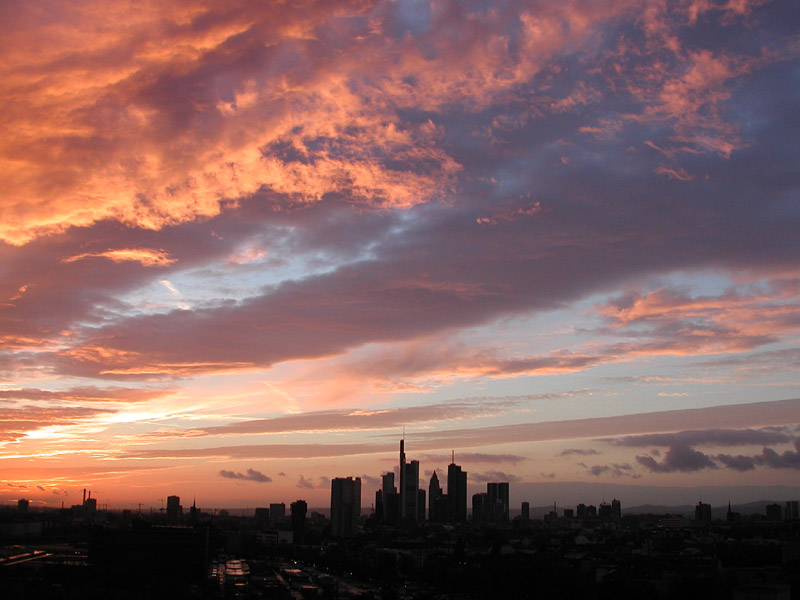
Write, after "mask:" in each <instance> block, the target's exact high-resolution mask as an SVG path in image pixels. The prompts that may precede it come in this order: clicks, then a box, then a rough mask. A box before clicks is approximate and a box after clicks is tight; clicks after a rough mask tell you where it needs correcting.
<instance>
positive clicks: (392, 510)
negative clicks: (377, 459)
mask: <svg viewBox="0 0 800 600" xmlns="http://www.w3.org/2000/svg"><path fill="white" fill-rule="evenodd" d="M382 479H383V487H382V488H381V512H382V515H381V516H382V519H383V521H384V522H385V523H388V524H390V525H393V524H396V523H397V519H398V518H399V517H400V496H399V495H398V493H397V488H396V487H395V485H394V472H393V471H389V472H388V473H386V474H385V475H383V477H382Z"/></svg>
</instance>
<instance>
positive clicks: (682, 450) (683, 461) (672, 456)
mask: <svg viewBox="0 0 800 600" xmlns="http://www.w3.org/2000/svg"><path fill="white" fill-rule="evenodd" d="M636 462H638V463H639V464H640V465H642V466H643V467H644V468H646V469H647V470H648V471H651V472H653V473H674V472H676V471H680V472H683V473H691V472H694V471H701V470H703V469H718V468H719V467H718V466H717V464H716V463H715V462H714V461H713V460H712V459H711V458H710V457H708V456H707V455H705V454H703V453H702V452H699V451H698V450H695V449H694V448H690V447H689V446H685V445H673V446H670V448H669V450H667V452H666V453H665V454H664V460H662V461H661V462H658V461H656V460H655V459H654V458H653V457H651V456H637V457H636Z"/></svg>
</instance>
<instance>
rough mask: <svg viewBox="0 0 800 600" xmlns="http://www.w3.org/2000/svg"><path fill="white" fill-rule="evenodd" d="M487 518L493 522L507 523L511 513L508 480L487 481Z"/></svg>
mask: <svg viewBox="0 0 800 600" xmlns="http://www.w3.org/2000/svg"><path fill="white" fill-rule="evenodd" d="M486 496H487V502H488V504H487V507H486V511H487V515H486V516H487V518H488V520H489V521H490V522H491V523H505V522H507V521H508V515H509V493H508V482H507V481H504V482H500V483H487V484H486Z"/></svg>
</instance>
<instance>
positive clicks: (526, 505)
mask: <svg viewBox="0 0 800 600" xmlns="http://www.w3.org/2000/svg"><path fill="white" fill-rule="evenodd" d="M520 518H521V519H522V522H523V523H527V522H528V521H530V520H531V505H530V502H523V503H522V512H521V513H520Z"/></svg>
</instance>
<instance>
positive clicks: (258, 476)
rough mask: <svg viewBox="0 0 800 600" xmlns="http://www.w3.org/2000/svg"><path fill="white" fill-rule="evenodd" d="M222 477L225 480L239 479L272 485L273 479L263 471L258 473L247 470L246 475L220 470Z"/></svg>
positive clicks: (253, 470)
mask: <svg viewBox="0 0 800 600" xmlns="http://www.w3.org/2000/svg"><path fill="white" fill-rule="evenodd" d="M219 476H220V477H224V478H225V479H239V480H242V481H255V482H256V483H271V482H272V478H271V477H268V476H267V475H264V474H263V473H262V472H261V471H256V470H255V469H247V472H246V473H239V472H235V471H227V470H225V469H222V470H220V472H219Z"/></svg>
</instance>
